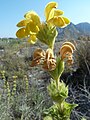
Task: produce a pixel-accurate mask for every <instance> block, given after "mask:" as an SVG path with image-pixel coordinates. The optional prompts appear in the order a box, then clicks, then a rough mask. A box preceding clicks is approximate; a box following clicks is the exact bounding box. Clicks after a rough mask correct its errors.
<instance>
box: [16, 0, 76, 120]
mask: <svg viewBox="0 0 90 120" xmlns="http://www.w3.org/2000/svg"><path fill="white" fill-rule="evenodd" d="M56 8H57V3H56V2H50V3H48V4H47V5H46V7H45V17H46V21H45V22H44V23H42V22H41V20H40V18H39V16H38V15H37V13H35V12H34V11H29V12H27V13H26V14H25V15H24V17H25V19H24V20H22V21H20V22H19V23H18V24H17V26H18V27H20V29H19V30H18V31H17V32H16V36H17V37H18V38H24V37H27V38H28V42H29V43H32V44H35V43H36V42H37V40H39V41H41V42H42V43H44V44H46V45H47V49H46V50H43V49H41V48H37V49H36V50H35V51H34V53H33V60H32V62H31V66H32V67H35V66H37V65H38V66H40V67H42V68H43V69H44V70H45V71H47V72H48V73H49V74H50V75H51V78H52V79H51V83H50V85H48V87H47V89H48V92H49V95H50V97H51V98H52V100H53V103H54V104H53V106H51V107H50V108H49V109H47V110H46V111H44V118H43V119H44V120H70V114H71V111H72V109H73V108H75V107H76V106H77V105H76V104H70V103H68V102H66V101H65V99H66V98H67V97H68V87H67V86H66V85H65V83H64V82H62V81H61V80H60V76H61V75H62V73H63V71H64V66H65V63H66V64H68V65H69V66H70V65H72V63H73V58H72V56H73V55H72V54H73V51H74V50H75V46H74V45H73V44H72V43H71V42H65V43H63V45H62V47H61V48H60V50H59V54H58V56H55V55H54V43H55V39H56V36H57V34H58V33H57V30H56V27H60V28H62V27H66V26H67V25H68V24H69V23H70V21H69V19H68V18H66V17H64V16H63V11H61V10H58V9H56Z"/></svg>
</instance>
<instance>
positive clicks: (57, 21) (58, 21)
mask: <svg viewBox="0 0 90 120" xmlns="http://www.w3.org/2000/svg"><path fill="white" fill-rule="evenodd" d="M50 22H51V23H52V24H53V25H55V26H57V27H64V26H65V22H64V20H63V18H62V17H54V18H53V19H52V20H51V21H50Z"/></svg>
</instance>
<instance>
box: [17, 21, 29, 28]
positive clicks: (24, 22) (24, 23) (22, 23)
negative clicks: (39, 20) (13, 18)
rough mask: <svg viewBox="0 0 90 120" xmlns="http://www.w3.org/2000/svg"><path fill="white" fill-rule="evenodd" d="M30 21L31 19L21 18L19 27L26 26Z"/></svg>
mask: <svg viewBox="0 0 90 120" xmlns="http://www.w3.org/2000/svg"><path fill="white" fill-rule="evenodd" d="M29 21H30V20H21V21H20V22H19V23H18V24H17V27H23V26H26V25H27V23H28V22H29Z"/></svg>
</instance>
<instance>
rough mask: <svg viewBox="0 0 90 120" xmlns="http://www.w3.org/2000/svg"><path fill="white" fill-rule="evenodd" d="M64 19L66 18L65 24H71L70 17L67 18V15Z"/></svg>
mask: <svg viewBox="0 0 90 120" xmlns="http://www.w3.org/2000/svg"><path fill="white" fill-rule="evenodd" d="M62 18H63V19H64V21H65V24H67V25H68V24H70V20H69V19H68V18H66V17H62Z"/></svg>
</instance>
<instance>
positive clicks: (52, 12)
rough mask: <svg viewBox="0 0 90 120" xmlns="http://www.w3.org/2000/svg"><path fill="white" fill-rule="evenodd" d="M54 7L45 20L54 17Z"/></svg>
mask: <svg viewBox="0 0 90 120" xmlns="http://www.w3.org/2000/svg"><path fill="white" fill-rule="evenodd" d="M54 10H55V9H54V8H53V9H52V10H51V11H50V13H49V16H48V20H47V22H48V21H49V20H50V19H52V18H53V17H54Z"/></svg>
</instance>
